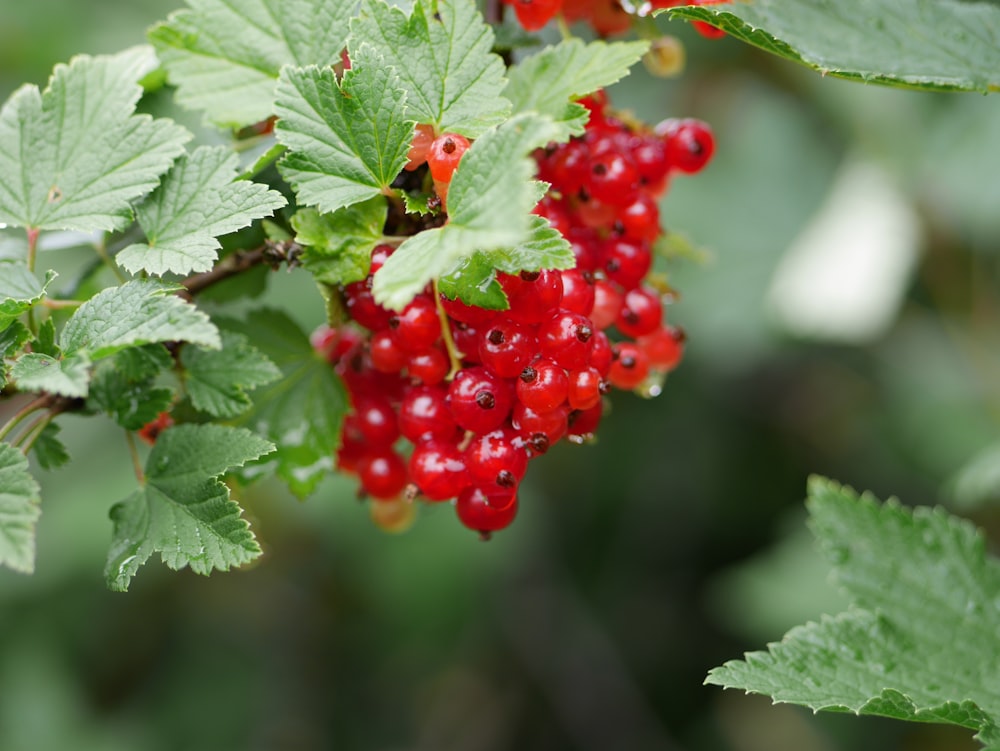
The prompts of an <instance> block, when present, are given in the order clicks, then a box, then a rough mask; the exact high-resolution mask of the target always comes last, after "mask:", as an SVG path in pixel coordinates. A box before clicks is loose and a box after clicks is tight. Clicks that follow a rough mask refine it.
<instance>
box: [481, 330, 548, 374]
mask: <svg viewBox="0 0 1000 751" xmlns="http://www.w3.org/2000/svg"><path fill="white" fill-rule="evenodd" d="M537 351H538V339H537V338H536V337H535V334H534V332H533V331H532V330H531V329H530V328H529V327H528V326H525V325H523V324H520V323H515V322H514V321H511V320H509V319H506V318H498V319H497V320H495V321H494V322H493V324H492V325H491V326H489V327H488V328H486V329H484V330H483V333H482V338H480V340H479V359H480V361H481V362H482V364H483V366H484V367H486V368H489V369H490V370H491V371H493V372H494V373H496V374H497V375H498V376H500V377H501V378H514V377H516V376H518V375H520V373H521V371H522V370H523V369H524V366H525V365H527V364H528V363H529V362H530V361H531V359H532V358H533V357H534V356H535V354H536V352H537Z"/></svg>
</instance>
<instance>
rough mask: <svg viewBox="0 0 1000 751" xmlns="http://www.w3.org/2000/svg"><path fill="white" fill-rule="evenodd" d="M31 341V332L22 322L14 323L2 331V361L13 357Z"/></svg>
mask: <svg viewBox="0 0 1000 751" xmlns="http://www.w3.org/2000/svg"><path fill="white" fill-rule="evenodd" d="M29 341H31V332H30V331H29V330H28V327H27V326H25V325H24V324H23V323H21V322H20V321H14V322H13V323H12V324H10V325H9V326H8V327H7V328H5V329H4V330H3V331H0V360H3V359H4V358H7V357H12V356H13V355H14V354H16V353H17V352H19V351H20V350H21V348H22V347H24V345H25V344H27V343H28V342H29Z"/></svg>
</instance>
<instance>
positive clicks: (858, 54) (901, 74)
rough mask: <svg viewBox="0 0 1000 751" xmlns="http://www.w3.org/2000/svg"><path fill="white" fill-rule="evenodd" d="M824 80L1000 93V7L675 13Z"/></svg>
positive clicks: (935, 1)
mask: <svg viewBox="0 0 1000 751" xmlns="http://www.w3.org/2000/svg"><path fill="white" fill-rule="evenodd" d="M669 12H670V13H671V15H673V16H676V17H681V18H686V19H689V20H699V21H706V22H708V23H711V24H713V25H715V26H718V27H719V28H721V29H724V30H725V31H726V32H728V33H729V34H730V35H732V36H734V37H736V38H737V39H740V40H742V41H744V42H747V43H749V44H752V45H754V46H757V47H760V48H761V49H764V50H766V51H768V52H772V53H774V54H776V55H778V56H780V57H784V58H786V59H788V60H793V61H795V62H801V63H804V64H806V65H808V66H809V67H811V68H814V69H816V70H818V71H820V72H821V73H823V74H830V75H835V76H839V77H843V78H851V79H856V80H861V81H865V82H869V83H882V84H888V85H894V86H906V87H913V88H925V89H938V90H940V89H944V90H967V91H980V92H984V93H985V92H987V91H1000V5H997V4H996V3H992V2H967V1H965V0H882V1H881V2H878V3H872V2H869V1H868V0H846V1H844V0H838V1H836V2H834V1H833V0H796V2H794V3H789V2H784V1H783V0H753V2H737V3H724V4H721V5H703V6H686V7H681V8H674V9H671V10H670V11H669Z"/></svg>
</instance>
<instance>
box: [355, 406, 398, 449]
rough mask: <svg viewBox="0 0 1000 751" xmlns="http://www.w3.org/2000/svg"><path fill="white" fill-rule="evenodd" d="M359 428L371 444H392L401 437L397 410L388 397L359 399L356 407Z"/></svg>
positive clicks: (374, 445) (380, 445)
mask: <svg viewBox="0 0 1000 751" xmlns="http://www.w3.org/2000/svg"><path fill="white" fill-rule="evenodd" d="M355 414H356V415H357V423H356V426H357V429H358V431H359V432H360V433H361V435H362V436H363V437H364V440H365V443H366V444H367V445H369V446H373V447H377V448H381V447H388V446H391V445H392V444H393V443H395V442H396V439H397V438H399V424H398V422H397V420H396V411H395V410H394V409H393V408H392V405H391V404H390V403H389V401H388V400H387V399H383V398H379V397H367V398H364V399H361V400H359V401H358V404H357V406H356V407H355Z"/></svg>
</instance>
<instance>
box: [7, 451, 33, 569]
mask: <svg viewBox="0 0 1000 751" xmlns="http://www.w3.org/2000/svg"><path fill="white" fill-rule="evenodd" d="M40 492H41V490H40V488H39V487H38V483H37V482H35V479H34V478H33V477H32V476H31V473H30V472H28V460H27V459H26V458H25V457H24V455H23V454H22V453H21V452H20V451H18V450H17V449H16V448H14V447H13V446H11V445H10V444H9V443H0V565H3V566H7V567H8V568H12V569H14V570H15V571H20V572H22V573H25V574H30V573H31V572H32V571H34V570H35V524H36V523H37V521H38V517H39V516H40V515H41V509H39V507H38V504H39V503H40V502H41V496H40Z"/></svg>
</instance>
